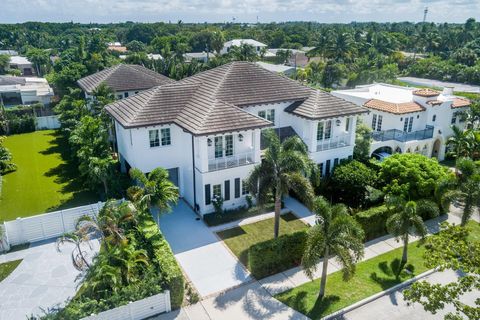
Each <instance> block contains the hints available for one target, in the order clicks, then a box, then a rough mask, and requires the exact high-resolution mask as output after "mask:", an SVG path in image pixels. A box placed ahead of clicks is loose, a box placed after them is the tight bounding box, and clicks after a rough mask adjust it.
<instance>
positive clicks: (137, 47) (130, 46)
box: [127, 40, 146, 52]
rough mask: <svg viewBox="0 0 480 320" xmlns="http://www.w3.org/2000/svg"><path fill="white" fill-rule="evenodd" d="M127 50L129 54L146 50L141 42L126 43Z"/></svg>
mask: <svg viewBox="0 0 480 320" xmlns="http://www.w3.org/2000/svg"><path fill="white" fill-rule="evenodd" d="M127 50H128V51H130V52H143V51H145V50H146V46H145V44H144V43H143V42H140V41H138V40H133V41H130V42H129V43H127Z"/></svg>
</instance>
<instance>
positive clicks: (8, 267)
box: [0, 259, 22, 282]
mask: <svg viewBox="0 0 480 320" xmlns="http://www.w3.org/2000/svg"><path fill="white" fill-rule="evenodd" d="M20 262H22V259H20V260H14V261H9V262H5V263H0V282H2V281H3V279H5V278H6V277H8V276H9V275H10V273H12V272H13V270H15V268H16V267H18V265H19V264H20Z"/></svg>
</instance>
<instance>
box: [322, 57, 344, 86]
mask: <svg viewBox="0 0 480 320" xmlns="http://www.w3.org/2000/svg"><path fill="white" fill-rule="evenodd" d="M344 74H345V67H344V65H342V64H339V63H336V62H334V61H333V60H329V61H328V62H327V64H326V65H325V68H324V69H323V74H322V85H323V87H324V88H331V87H332V86H333V85H338V84H339V82H340V80H341V79H342V78H343V77H344Z"/></svg>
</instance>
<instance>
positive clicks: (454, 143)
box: [447, 126, 469, 158]
mask: <svg viewBox="0 0 480 320" xmlns="http://www.w3.org/2000/svg"><path fill="white" fill-rule="evenodd" d="M451 128H452V131H453V135H452V136H451V137H450V138H448V140H447V145H448V146H449V147H450V149H451V150H452V151H451V153H452V156H454V157H458V158H460V157H465V156H467V155H468V149H469V146H468V141H467V139H466V136H465V131H463V130H461V129H460V128H459V127H457V126H452V127H451Z"/></svg>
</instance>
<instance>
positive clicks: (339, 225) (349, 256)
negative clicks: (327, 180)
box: [302, 197, 365, 299]
mask: <svg viewBox="0 0 480 320" xmlns="http://www.w3.org/2000/svg"><path fill="white" fill-rule="evenodd" d="M313 208H314V209H313V211H314V212H315V215H316V217H317V221H316V224H315V225H314V226H313V227H312V228H311V229H310V230H308V238H307V244H306V247H305V252H304V254H303V258H302V267H303V269H304V271H305V274H306V275H307V276H308V277H309V278H313V274H314V273H315V272H316V271H317V267H318V265H319V263H320V261H321V260H322V258H323V265H322V278H321V280H320V292H319V294H318V298H319V299H322V298H323V296H324V295H325V286H326V284H327V268H328V259H329V258H330V256H332V255H336V256H337V259H338V260H339V261H340V263H341V265H342V272H343V278H344V279H345V280H348V279H349V278H351V276H352V275H353V274H354V273H355V264H356V263H357V262H358V261H359V260H360V259H361V258H362V257H363V251H364V246H363V239H364V237H365V233H364V232H363V229H362V227H361V226H360V225H359V224H358V222H357V221H356V220H355V219H354V218H353V217H352V216H350V215H349V214H348V211H347V208H346V207H345V205H343V204H337V205H333V206H332V205H331V204H330V203H328V202H327V201H326V200H325V199H324V198H323V197H317V198H316V199H315V202H314V205H313Z"/></svg>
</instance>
